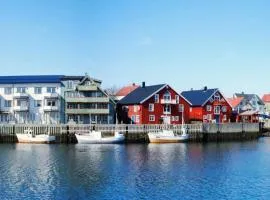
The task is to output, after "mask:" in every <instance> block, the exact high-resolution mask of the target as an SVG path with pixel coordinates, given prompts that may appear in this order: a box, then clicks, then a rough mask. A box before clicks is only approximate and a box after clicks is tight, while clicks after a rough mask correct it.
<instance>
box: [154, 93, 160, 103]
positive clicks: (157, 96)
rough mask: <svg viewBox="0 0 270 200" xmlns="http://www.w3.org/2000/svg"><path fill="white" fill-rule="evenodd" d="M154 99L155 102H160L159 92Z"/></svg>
mask: <svg viewBox="0 0 270 200" xmlns="http://www.w3.org/2000/svg"><path fill="white" fill-rule="evenodd" d="M154 99H155V103H159V94H155V96H154Z"/></svg>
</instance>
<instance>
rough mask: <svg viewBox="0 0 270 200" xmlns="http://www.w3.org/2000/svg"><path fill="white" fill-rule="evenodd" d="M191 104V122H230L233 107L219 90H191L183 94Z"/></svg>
mask: <svg viewBox="0 0 270 200" xmlns="http://www.w3.org/2000/svg"><path fill="white" fill-rule="evenodd" d="M181 94H182V96H183V97H184V99H186V101H187V102H189V104H190V110H189V120H190V122H203V123H226V122H230V117H231V113H232V106H231V105H230V103H229V102H228V101H227V100H226V98H225V97H224V96H223V95H222V93H221V92H220V91H219V90H218V89H208V88H207V87H205V88H204V89H202V90H190V91H184V92H182V93H181Z"/></svg>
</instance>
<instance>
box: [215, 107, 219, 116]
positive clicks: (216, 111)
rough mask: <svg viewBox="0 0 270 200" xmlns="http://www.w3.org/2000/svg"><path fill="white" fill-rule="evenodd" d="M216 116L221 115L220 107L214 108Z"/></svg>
mask: <svg viewBox="0 0 270 200" xmlns="http://www.w3.org/2000/svg"><path fill="white" fill-rule="evenodd" d="M217 108H218V110H217ZM214 114H215V115H220V106H214Z"/></svg>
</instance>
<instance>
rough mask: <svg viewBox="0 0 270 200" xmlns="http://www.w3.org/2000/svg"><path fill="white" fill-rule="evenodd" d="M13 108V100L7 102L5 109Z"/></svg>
mask: <svg viewBox="0 0 270 200" xmlns="http://www.w3.org/2000/svg"><path fill="white" fill-rule="evenodd" d="M11 107H12V100H5V108H11Z"/></svg>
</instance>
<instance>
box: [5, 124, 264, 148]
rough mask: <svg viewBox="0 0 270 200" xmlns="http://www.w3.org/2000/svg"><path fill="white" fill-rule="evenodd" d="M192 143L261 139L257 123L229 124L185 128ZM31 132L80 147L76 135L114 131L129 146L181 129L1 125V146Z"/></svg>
mask: <svg viewBox="0 0 270 200" xmlns="http://www.w3.org/2000/svg"><path fill="white" fill-rule="evenodd" d="M184 126H185V127H187V129H188V133H189V134H190V141H193V142H201V141H205V142H208V141H225V140H250V139H256V138H258V137H259V136H260V126H259V124H258V123H227V124H186V125H184ZM29 129H31V130H32V131H33V134H35V135H38V134H50V135H54V136H56V143H77V140H76V137H75V133H89V131H91V130H96V131H101V132H102V134H103V135H112V134H114V132H115V131H119V132H122V133H125V136H126V142H148V141H149V139H148V135H147V133H148V132H158V131H160V130H162V129H171V130H173V131H174V132H175V133H180V132H181V129H182V125H126V124H120V125H115V124H112V125H79V124H73V125H70V124H64V125H36V124H35V125H33V124H15V125H11V124H0V142H2V143H15V142H17V137H16V134H17V133H24V132H25V130H29Z"/></svg>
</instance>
